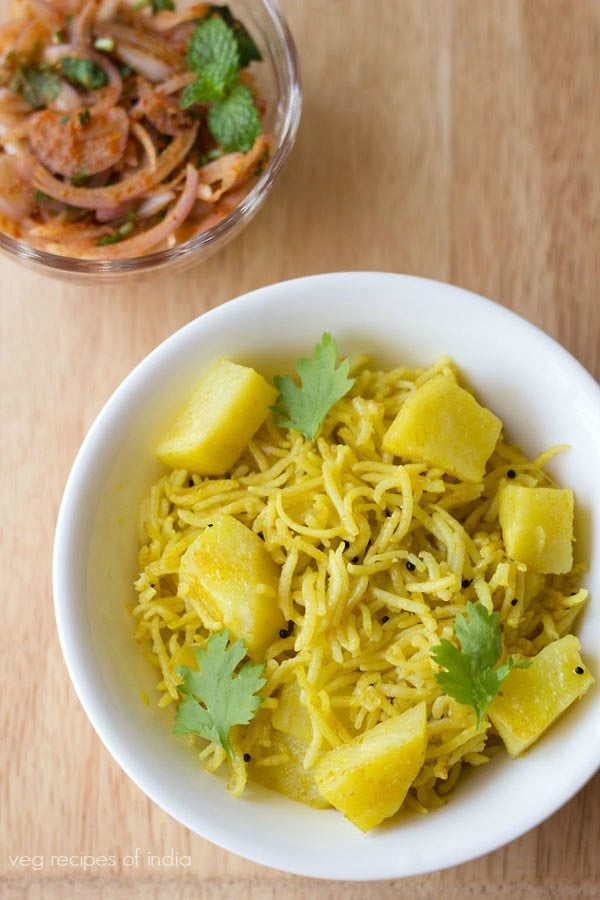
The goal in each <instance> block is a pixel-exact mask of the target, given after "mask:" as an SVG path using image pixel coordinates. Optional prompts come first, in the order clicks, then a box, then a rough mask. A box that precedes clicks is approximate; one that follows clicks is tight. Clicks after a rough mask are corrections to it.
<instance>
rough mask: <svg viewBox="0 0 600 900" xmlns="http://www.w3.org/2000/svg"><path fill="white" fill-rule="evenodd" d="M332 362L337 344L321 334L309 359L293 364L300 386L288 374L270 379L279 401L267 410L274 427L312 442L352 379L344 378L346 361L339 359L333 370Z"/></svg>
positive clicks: (327, 335) (346, 368)
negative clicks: (296, 432) (293, 432)
mask: <svg viewBox="0 0 600 900" xmlns="http://www.w3.org/2000/svg"><path fill="white" fill-rule="evenodd" d="M336 360H337V345H336V343H335V341H334V339H333V338H332V337H331V335H330V334H327V333H325V334H324V335H323V337H322V338H321V343H320V344H317V346H316V347H315V350H314V353H313V357H312V359H299V360H298V362H297V363H296V371H297V372H298V375H299V376H300V382H301V385H300V387H298V385H297V384H296V382H295V381H294V379H293V378H292V377H291V376H290V375H284V376H283V377H281V376H280V375H276V376H275V378H274V379H273V380H274V382H275V387H276V388H277V389H278V391H279V398H278V400H277V403H276V404H275V406H272V407H271V411H272V412H273V413H274V415H275V424H276V425H279V426H280V427H281V428H293V429H294V430H295V431H299V432H300V433H301V434H303V435H304V437H305V438H307V439H308V440H309V441H312V439H313V438H314V437H315V436H316V434H317V432H318V430H319V428H320V427H321V425H322V424H323V420H324V419H325V416H326V415H327V413H328V412H329V410H330V409H331V407H332V406H333V405H334V404H335V403H337V401H338V400H341V398H342V397H344V396H345V395H346V394H347V393H348V391H349V390H350V388H351V387H352V385H353V384H354V379H353V378H348V372H349V370H350V361H349V360H347V359H345V360H343V361H342V362H341V363H340V364H339V366H338V367H337V369H336Z"/></svg>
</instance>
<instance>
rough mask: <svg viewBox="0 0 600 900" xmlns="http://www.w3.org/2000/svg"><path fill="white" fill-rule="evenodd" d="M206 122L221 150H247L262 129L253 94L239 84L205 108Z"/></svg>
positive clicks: (243, 151)
mask: <svg viewBox="0 0 600 900" xmlns="http://www.w3.org/2000/svg"><path fill="white" fill-rule="evenodd" d="M206 121H207V125H208V129H209V131H210V133H211V134H212V136H213V137H214V139H215V141H216V142H217V143H218V144H220V145H221V146H222V147H223V149H224V150H227V151H231V150H239V151H240V152H241V153H247V152H248V151H249V150H251V149H252V147H253V145H254V142H255V140H256V138H257V137H258V136H259V134H260V133H261V132H262V125H261V123H260V117H259V115H258V110H257V108H256V106H255V105H254V100H253V99H252V94H251V93H250V91H249V90H248V88H247V87H245V86H244V85H243V84H238V85H236V87H234V89H233V90H232V91H231V93H230V94H229V96H228V97H225V99H224V100H217V101H216V102H215V103H213V105H212V106H211V108H210V109H209V111H208V117H207V120H206Z"/></svg>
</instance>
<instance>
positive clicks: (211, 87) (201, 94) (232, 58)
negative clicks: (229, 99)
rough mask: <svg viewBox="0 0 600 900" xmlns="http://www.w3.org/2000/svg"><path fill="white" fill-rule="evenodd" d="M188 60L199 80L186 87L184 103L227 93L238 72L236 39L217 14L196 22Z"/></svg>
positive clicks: (203, 101)
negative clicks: (198, 22)
mask: <svg viewBox="0 0 600 900" xmlns="http://www.w3.org/2000/svg"><path fill="white" fill-rule="evenodd" d="M187 63H188V66H189V68H190V70H191V71H192V72H194V73H195V75H196V81H195V82H194V83H193V84H192V85H189V87H190V88H193V91H190V90H188V91H187V93H186V99H185V106H190V105H191V103H209V102H210V101H211V100H219V99H221V98H222V97H224V96H225V94H226V92H227V91H228V90H229V89H230V88H231V87H232V86H233V84H234V83H235V81H236V79H237V75H238V72H239V53H238V47H237V41H236V39H235V35H234V33H233V31H232V30H231V28H229V27H228V26H227V25H226V24H225V23H224V22H223V20H222V19H219V18H218V17H216V16H213V17H212V18H210V19H207V20H206V21H204V22H201V23H200V24H199V25H197V26H196V28H195V29H194V31H193V33H192V36H191V38H190V41H189V44H188V49H187ZM192 96H193V97H194V99H193V100H190V98H191V97H192ZM182 105H183V104H182ZM185 106H184V108H185Z"/></svg>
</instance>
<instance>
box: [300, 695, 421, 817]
mask: <svg viewBox="0 0 600 900" xmlns="http://www.w3.org/2000/svg"><path fill="white" fill-rule="evenodd" d="M426 744H427V713H426V708H425V704H424V703H419V705H418V706H415V707H413V708H412V709H409V710H407V711H406V712H404V713H402V714H401V715H399V716H395V717H394V718H391V719H388V720H387V721H385V722H380V724H379V725H376V726H375V728H372V729H371V730H370V731H366V732H365V733H364V734H361V735H359V736H358V737H356V738H354V739H353V740H352V741H350V743H348V744H344V745H342V746H341V747H336V748H335V749H334V750H330V751H329V752H328V753H326V754H325V755H324V756H323V757H321V759H320V760H319V761H318V762H317V764H316V765H315V768H314V770H313V771H314V775H315V780H316V782H317V787H318V788H319V790H320V792H321V794H322V795H323V797H324V798H325V799H326V800H329V802H330V803H331V804H332V806H335V807H336V809H339V810H340V811H341V812H343V814H344V815H345V816H346V818H347V819H349V820H350V821H351V822H352V823H353V824H354V825H356V826H357V827H358V828H360V829H361V831H369V829H370V828H373V827H374V826H375V825H379V823H380V822H382V821H383V820H384V819H387V818H388V816H393V815H394V813H395V812H397V811H398V810H399V809H400V807H401V805H402V803H403V802H404V798H405V797H406V794H407V792H408V789H409V787H410V786H411V784H412V783H413V781H414V780H415V778H416V777H417V775H418V774H419V771H420V770H421V768H422V766H423V762H424V761H425V747H426Z"/></svg>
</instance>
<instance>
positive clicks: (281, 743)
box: [250, 734, 330, 809]
mask: <svg viewBox="0 0 600 900" xmlns="http://www.w3.org/2000/svg"><path fill="white" fill-rule="evenodd" d="M307 749H308V747H307V745H306V744H304V743H303V742H302V741H299V740H298V739H297V738H295V737H292V736H291V735H289V734H281V736H278V739H277V741H276V742H275V743H274V744H273V745H272V746H271V747H270V748H269V752H270V753H279V752H283V753H287V755H288V757H289V760H288V762H285V763H282V764H280V765H278V766H259V765H256V764H255V763H254V761H253V762H252V763H251V764H250V774H251V776H252V778H253V779H254V781H259V782H260V783H261V784H264V785H265V787H268V788H271V790H273V791H278V792H279V793H280V794H284V795H285V796H286V797H290V799H291V800H297V801H298V802H299V803H306V804H308V806H313V807H314V808H315V809H326V808H327V807H328V806H329V805H330V804H329V803H328V802H327V800H324V799H323V797H322V796H321V794H320V793H319V789H318V788H317V785H316V783H315V777H314V775H313V773H312V771H311V770H310V769H305V768H304V758H305V756H306V751H307Z"/></svg>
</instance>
